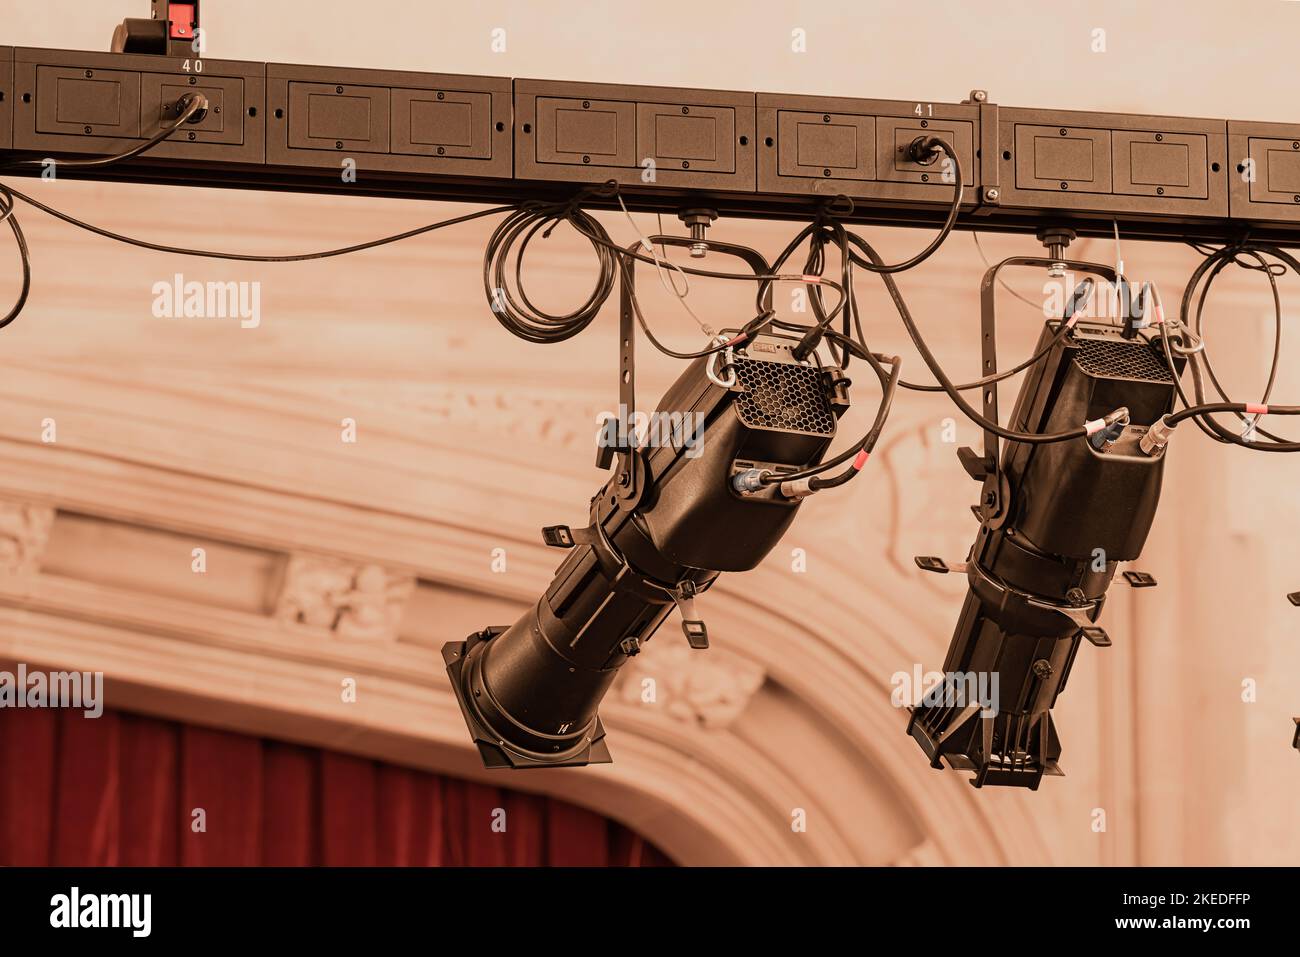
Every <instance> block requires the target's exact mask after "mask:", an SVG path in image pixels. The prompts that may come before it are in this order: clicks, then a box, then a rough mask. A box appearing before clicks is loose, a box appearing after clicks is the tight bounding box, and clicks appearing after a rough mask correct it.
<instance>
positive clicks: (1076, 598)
mask: <svg viewBox="0 0 1300 957" xmlns="http://www.w3.org/2000/svg"><path fill="white" fill-rule="evenodd" d="M1065 600H1066V601H1068V602H1069V603H1070V604H1071V605H1084V604H1087V602H1088V596H1087V595H1085V594H1084V593H1083V589H1082V588H1071V589H1070V590H1069V591H1067V592H1066V593H1065Z"/></svg>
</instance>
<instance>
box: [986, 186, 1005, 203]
mask: <svg viewBox="0 0 1300 957" xmlns="http://www.w3.org/2000/svg"><path fill="white" fill-rule="evenodd" d="M1001 195H1002V194H1001V193H1000V192H998V190H997V188H996V187H993V186H990V187H989V188H988V189H986V190H984V198H985V199H987V200H988V201H989V202H990V203H996V202H997V201H998V197H999V196H1001Z"/></svg>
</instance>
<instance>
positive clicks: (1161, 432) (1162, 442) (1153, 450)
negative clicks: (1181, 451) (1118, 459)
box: [1138, 415, 1176, 458]
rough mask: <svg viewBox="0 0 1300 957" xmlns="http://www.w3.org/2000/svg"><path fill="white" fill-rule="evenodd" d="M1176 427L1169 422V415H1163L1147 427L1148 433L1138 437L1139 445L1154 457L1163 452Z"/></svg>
mask: <svg viewBox="0 0 1300 957" xmlns="http://www.w3.org/2000/svg"><path fill="white" fill-rule="evenodd" d="M1175 428H1176V426H1174V425H1170V424H1169V416H1167V415H1162V416H1161V417H1160V418H1159V419H1157V420H1156V422H1155V423H1154V424H1153V425H1152V426H1151V428H1149V429H1147V431H1146V434H1145V435H1143V436H1142V438H1140V439H1138V447H1139V448H1141V449H1142V451H1143V452H1145V453H1146V454H1147V455H1150V456H1152V457H1153V458H1154V457H1155V456H1157V455H1161V454H1163V453H1164V451H1165V446H1167V445H1168V444H1169V439H1170V437H1171V436H1172V435H1173V434H1174V429H1175Z"/></svg>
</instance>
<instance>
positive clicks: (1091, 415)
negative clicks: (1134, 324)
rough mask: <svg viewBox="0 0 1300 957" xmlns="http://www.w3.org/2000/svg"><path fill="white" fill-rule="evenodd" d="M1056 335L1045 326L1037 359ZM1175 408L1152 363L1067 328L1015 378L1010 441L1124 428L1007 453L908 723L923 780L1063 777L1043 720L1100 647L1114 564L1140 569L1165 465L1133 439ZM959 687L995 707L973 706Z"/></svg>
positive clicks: (1170, 378) (1161, 367)
mask: <svg viewBox="0 0 1300 957" xmlns="http://www.w3.org/2000/svg"><path fill="white" fill-rule="evenodd" d="M1057 328H1059V327H1058V326H1057V324H1056V323H1055V322H1051V323H1048V324H1047V326H1046V327H1045V329H1044V330H1043V334H1042V337H1041V338H1040V340H1039V345H1038V349H1039V350H1041V349H1043V348H1045V347H1046V345H1047V344H1048V342H1049V340H1051V339H1052V338H1053V337H1054V336H1055V334H1056V331H1057ZM1175 395H1176V393H1175V387H1174V372H1173V371H1171V369H1170V367H1169V364H1168V362H1167V361H1166V359H1165V356H1164V354H1163V351H1161V350H1159V349H1157V348H1156V347H1155V346H1153V345H1149V344H1147V343H1146V342H1144V341H1142V340H1127V339H1124V338H1123V336H1122V335H1121V334H1120V332H1119V330H1118V329H1117V328H1116V327H1114V326H1108V325H1090V324H1086V323H1081V324H1079V325H1078V326H1077V327H1076V328H1075V329H1074V330H1073V331H1072V332H1071V333H1070V334H1069V335H1067V336H1066V337H1064V338H1063V339H1062V340H1060V342H1059V343H1058V344H1057V345H1056V346H1055V347H1054V349H1053V350H1052V351H1051V352H1050V353H1049V354H1048V355H1047V357H1046V358H1045V359H1044V361H1043V362H1042V363H1040V364H1039V365H1037V366H1035V367H1034V368H1033V369H1032V370H1031V372H1030V374H1029V375H1028V376H1027V377H1026V379H1025V382H1024V385H1023V386H1022V388H1021V391H1020V395H1019V398H1018V399H1017V401H1016V407H1015V410H1014V411H1013V413H1012V416H1011V427H1012V428H1014V429H1016V430H1017V431H1022V432H1036V433H1047V432H1056V431H1063V430H1065V429H1068V428H1071V427H1073V426H1077V425H1078V424H1079V423H1081V422H1085V421H1089V420H1094V419H1098V418H1101V417H1102V416H1104V415H1106V414H1107V413H1108V412H1110V411H1112V410H1114V409H1117V408H1119V407H1121V406H1123V407H1127V408H1128V409H1129V412H1130V418H1129V421H1128V423H1127V424H1126V425H1124V427H1123V428H1122V430H1119V429H1117V430H1116V432H1117V434H1116V436H1115V439H1114V441H1113V443H1110V444H1108V445H1106V446H1105V447H1104V449H1099V448H1097V447H1095V446H1094V445H1093V444H1091V443H1090V442H1089V441H1088V440H1087V439H1084V438H1080V439H1076V440H1071V441H1068V442H1054V443H1047V444H1029V443H1024V442H1014V441H1009V442H1008V443H1007V445H1006V447H1005V449H1004V453H1003V456H1002V461H1001V463H1000V468H999V472H1000V480H1003V481H1004V483H1005V484H1004V485H1003V488H1004V490H1005V491H1004V495H1003V496H1002V501H1001V504H1000V507H999V509H998V510H997V511H996V513H995V514H992V515H990V514H988V513H987V511H986V513H985V516H984V518H983V520H982V522H981V525H980V530H979V534H978V536H977V537H976V540H975V544H974V545H973V546H972V548H971V551H970V555H969V558H968V562H967V578H968V581H969V584H970V591H969V593H968V594H967V596H966V600H965V603H964V604H963V606H962V611H961V617H960V619H959V621H958V623H957V628H956V631H955V632H954V634H953V638H952V642H951V644H950V645H949V648H948V655H947V658H946V659H945V661H944V667H943V673H944V676H945V687H944V688H941V689H940V690H939V692H937V693H936V694H935V695H933V696H930V697H927V698H926V699H923V700H922V702H921V703H919V704H918V705H917V706H916V707H915V708H914V709H913V712H912V716H911V719H910V720H909V722H908V733H909V734H911V735H912V737H913V738H915V739H916V741H917V743H918V744H920V746H921V748H922V749H923V750H924V751H925V753H926V756H927V757H929V758H930V763H931V764H932V765H933V766H934V767H936V768H938V767H942V766H943V764H944V763H945V762H946V763H947V764H948V765H949V766H950V767H952V768H954V769H959V770H969V771H973V772H974V773H975V777H974V779H973V780H972V782H971V783H972V784H974V785H975V786H976V787H981V786H983V785H985V784H993V785H1008V786H1016V787H1027V788H1031V789H1037V787H1038V785H1039V782H1040V781H1041V779H1042V776H1043V775H1044V774H1060V773H1062V772H1061V771H1060V768H1059V766H1058V760H1059V758H1060V755H1061V743H1060V740H1059V738H1058V737H1057V734H1056V728H1055V726H1054V724H1053V722H1052V715H1051V709H1052V707H1053V706H1054V705H1055V703H1056V699H1057V697H1058V696H1059V695H1060V694H1061V692H1062V691H1063V690H1064V689H1065V684H1066V680H1067V679H1068V678H1069V675H1070V671H1071V668H1072V667H1073V665H1074V660H1075V656H1076V654H1077V653H1078V649H1079V642H1080V639H1081V638H1084V637H1087V638H1088V639H1089V640H1090V641H1092V642H1093V643H1094V644H1097V645H1099V646H1105V645H1108V644H1109V643H1110V640H1109V638H1107V637H1106V634H1105V632H1104V631H1102V630H1101V629H1100V628H1098V627H1096V626H1095V625H1094V623H1095V622H1096V621H1097V619H1098V617H1099V616H1100V614H1101V609H1102V605H1103V604H1104V602H1105V598H1106V590H1107V588H1108V587H1109V585H1110V582H1111V579H1112V578H1113V577H1114V575H1115V571H1116V568H1117V567H1118V564H1119V562H1121V561H1130V560H1132V559H1135V558H1137V557H1138V555H1139V554H1140V553H1141V551H1142V547H1143V545H1144V544H1145V542H1146V537H1147V533H1148V532H1149V531H1150V528H1151V523H1152V520H1153V519H1154V517H1155V511H1156V505H1157V503H1158V501H1159V497H1160V485H1161V478H1162V475H1163V470H1164V460H1165V456H1164V455H1158V456H1151V455H1149V454H1148V453H1147V452H1146V451H1145V450H1144V449H1143V448H1142V440H1143V439H1144V437H1145V436H1146V434H1147V431H1148V429H1149V428H1150V427H1152V426H1154V425H1156V424H1157V423H1159V422H1160V420H1161V418H1162V417H1163V416H1164V415H1165V414H1166V413H1167V412H1169V411H1170V410H1171V409H1172V407H1173V402H1174V398H1175ZM966 687H978V688H982V689H990V690H993V691H995V692H996V695H995V697H996V698H997V700H996V702H994V703H993V707H989V706H988V704H989V703H988V702H986V701H971V700H969V698H970V696H969V695H962V694H961V693H960V692H961V691H962V689H963V688H966Z"/></svg>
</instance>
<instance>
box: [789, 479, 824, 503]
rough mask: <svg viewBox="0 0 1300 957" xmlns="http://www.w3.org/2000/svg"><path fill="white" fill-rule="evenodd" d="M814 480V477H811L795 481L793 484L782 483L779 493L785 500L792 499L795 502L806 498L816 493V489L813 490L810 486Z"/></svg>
mask: <svg viewBox="0 0 1300 957" xmlns="http://www.w3.org/2000/svg"><path fill="white" fill-rule="evenodd" d="M816 478H817V477H816V476H815V475H811V476H809V477H808V478H802V479H795V480H794V481H793V482H782V483H781V486H780V492H781V494H782V495H784V496H785V497H786V498H792V499H795V500H796V501H798V500H799V499H803V498H807V497H808V496H809V495H811V494H812V493H813V492H815V491H817V489H815V488H813V484H812V483H813V482H814V481H815V480H816Z"/></svg>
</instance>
